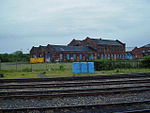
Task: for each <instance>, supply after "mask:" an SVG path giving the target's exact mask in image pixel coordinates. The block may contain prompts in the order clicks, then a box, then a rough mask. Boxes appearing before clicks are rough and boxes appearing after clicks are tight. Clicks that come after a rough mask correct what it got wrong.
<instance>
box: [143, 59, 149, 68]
mask: <svg viewBox="0 0 150 113" xmlns="http://www.w3.org/2000/svg"><path fill="white" fill-rule="evenodd" d="M141 65H142V67H145V68H150V56H146V57H144V58H143V59H142V60H141Z"/></svg>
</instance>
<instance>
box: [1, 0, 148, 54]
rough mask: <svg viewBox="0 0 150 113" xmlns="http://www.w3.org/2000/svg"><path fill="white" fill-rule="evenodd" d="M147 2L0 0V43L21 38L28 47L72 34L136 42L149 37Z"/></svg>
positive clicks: (114, 0) (66, 40)
mask: <svg viewBox="0 0 150 113" xmlns="http://www.w3.org/2000/svg"><path fill="white" fill-rule="evenodd" d="M149 3H150V2H149V1H148V0H132V1H131V0H125V1H122V0H92V1H91V0H61V1H60V0H44V1H41V0H30V1H27V0H13V1H10V0H5V1H0V14H1V15H0V26H1V27H0V43H2V42H3V43H7V42H8V40H10V39H12V38H13V39H16V42H15V43H17V44H18V45H19V43H22V40H23V42H25V43H28V44H27V45H28V46H31V47H32V45H38V44H39V43H40V42H41V45H42V44H46V43H54V44H67V43H68V41H70V40H72V39H73V38H77V39H83V38H85V37H86V36H91V37H98V38H99V37H102V38H103V37H104V38H105V37H106V38H107V37H108V38H110V39H120V40H121V41H124V42H125V43H127V45H128V46H134V45H135V46H138V45H140V44H139V42H138V41H140V40H142V44H144V41H145V42H146V41H147V40H148V41H150V40H149V36H150V33H149V32H148V30H149V29H150V20H149V19H150V14H149V10H150V7H149ZM135 37H136V38H138V40H135ZM141 37H145V38H141ZM60 39H61V40H60ZM35 40H36V41H35ZM131 42H133V43H131ZM9 45H12V44H11V43H9ZM0 48H3V51H5V50H6V48H10V47H9V46H4V44H3V45H0ZM25 48H27V47H25ZM14 49H19V46H18V47H14ZM6 52H7V51H6Z"/></svg>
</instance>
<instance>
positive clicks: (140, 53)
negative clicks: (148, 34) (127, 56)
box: [131, 44, 150, 59]
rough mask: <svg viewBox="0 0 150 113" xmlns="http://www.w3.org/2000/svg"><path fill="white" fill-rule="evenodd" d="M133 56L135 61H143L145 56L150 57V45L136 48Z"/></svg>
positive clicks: (132, 52)
mask: <svg viewBox="0 0 150 113" xmlns="http://www.w3.org/2000/svg"><path fill="white" fill-rule="evenodd" d="M131 54H132V55H133V59H141V58H143V57H144V56H150V44H147V45H144V46H142V47H140V48H137V47H135V48H134V49H133V50H132V51H131Z"/></svg>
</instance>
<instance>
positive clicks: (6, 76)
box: [0, 71, 39, 79]
mask: <svg viewBox="0 0 150 113" xmlns="http://www.w3.org/2000/svg"><path fill="white" fill-rule="evenodd" d="M0 73H3V74H4V77H2V78H0V79H9V78H38V77H39V76H38V73H37V72H5V71H0Z"/></svg>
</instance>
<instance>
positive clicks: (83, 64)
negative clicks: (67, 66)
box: [80, 62, 88, 73]
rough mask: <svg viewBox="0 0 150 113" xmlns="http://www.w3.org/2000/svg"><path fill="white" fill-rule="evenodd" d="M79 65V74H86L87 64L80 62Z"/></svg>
mask: <svg viewBox="0 0 150 113" xmlns="http://www.w3.org/2000/svg"><path fill="white" fill-rule="evenodd" d="M80 64H81V73H88V69H87V63H86V62H81V63H80Z"/></svg>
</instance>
